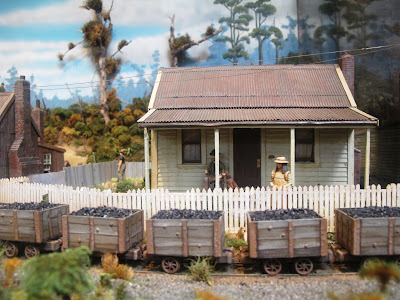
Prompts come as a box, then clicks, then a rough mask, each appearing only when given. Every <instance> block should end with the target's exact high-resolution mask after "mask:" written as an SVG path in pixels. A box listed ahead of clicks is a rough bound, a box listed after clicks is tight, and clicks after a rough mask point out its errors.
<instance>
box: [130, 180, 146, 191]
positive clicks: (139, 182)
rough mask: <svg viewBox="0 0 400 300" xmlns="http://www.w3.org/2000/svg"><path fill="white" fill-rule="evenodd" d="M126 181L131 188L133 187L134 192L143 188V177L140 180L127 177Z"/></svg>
mask: <svg viewBox="0 0 400 300" xmlns="http://www.w3.org/2000/svg"><path fill="white" fill-rule="evenodd" d="M126 181H127V182H129V183H131V184H133V186H134V187H135V189H136V190H137V189H142V188H144V177H142V178H138V177H136V178H132V177H127V178H126Z"/></svg>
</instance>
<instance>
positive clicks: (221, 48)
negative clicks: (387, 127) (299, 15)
mask: <svg viewBox="0 0 400 300" xmlns="http://www.w3.org/2000/svg"><path fill="white" fill-rule="evenodd" d="M82 2H83V1H82V0H35V1H32V0H13V1H10V0H0V82H5V84H6V85H7V79H10V76H11V73H12V72H11V71H10V70H11V69H12V68H13V67H14V68H13V69H12V71H14V72H15V70H17V74H14V75H18V76H19V75H25V76H26V77H27V79H28V80H30V81H31V84H34V85H36V88H35V93H37V94H38V95H39V96H40V97H44V98H45V99H46V102H47V104H48V106H50V107H54V106H59V105H62V103H65V104H66V105H67V104H68V105H69V104H71V103H73V101H72V99H71V95H70V93H69V91H68V89H66V86H65V84H68V85H69V87H70V88H71V90H72V92H73V93H74V95H79V96H81V97H83V98H84V99H85V100H90V99H93V98H94V97H97V95H96V93H97V91H96V87H95V85H96V81H97V77H96V74H95V71H94V68H93V65H92V64H91V62H90V58H89V57H88V56H87V55H86V52H85V50H84V49H83V48H82V47H78V48H76V49H74V50H72V51H71V52H70V53H69V54H68V55H67V56H66V58H65V63H64V64H61V63H60V62H59V61H58V59H57V53H59V52H64V51H65V50H66V49H67V44H68V43H69V42H78V41H80V40H81V39H82V33H81V32H80V29H81V27H82V26H83V24H84V23H86V22H87V21H88V20H89V19H90V16H91V14H90V12H89V11H87V10H85V9H82V8H79V6H80V5H82ZM103 2H104V7H105V8H107V7H109V6H110V5H111V0H104V1H103ZM213 2H214V1H213V0H201V1H199V0H115V1H114V6H113V10H112V13H111V18H112V21H113V24H114V31H113V33H114V38H113V44H112V45H111V47H110V49H111V50H112V49H116V44H117V43H118V42H119V41H120V40H121V39H126V40H128V41H130V40H132V43H131V44H130V45H129V46H127V47H125V48H124V49H123V55H122V56H121V58H122V59H123V62H124V63H123V65H122V68H121V72H120V73H119V76H118V77H117V79H118V80H117V81H116V83H115V87H117V88H118V94H119V96H120V97H121V98H122V99H123V100H125V101H127V102H131V99H132V98H133V97H142V96H143V94H144V93H145V91H147V92H149V91H150V86H149V85H148V84H147V83H146V82H145V80H144V79H146V80H148V81H150V82H151V81H154V80H155V74H154V73H156V72H157V70H158V68H159V67H169V64H170V63H169V57H168V37H169V26H170V19H169V16H172V15H173V14H175V32H176V34H177V35H179V34H185V33H186V32H187V33H189V34H190V35H191V37H192V39H194V40H196V39H199V38H201V35H202V34H203V33H204V32H205V30H206V28H207V26H209V25H210V24H213V25H214V27H215V28H219V27H220V24H219V23H218V20H219V18H221V17H223V16H227V10H225V8H223V7H222V6H221V5H215V4H214V3H213ZM271 4H273V5H274V6H275V7H276V8H277V12H276V14H275V15H274V16H273V17H271V18H269V19H268V20H267V25H269V26H271V25H272V24H273V22H274V21H275V26H277V27H280V29H281V30H282V32H283V35H284V39H286V41H285V45H284V49H282V50H281V55H285V54H287V53H289V52H290V51H292V52H297V22H296V20H295V16H296V1H295V0H285V1H282V0H272V1H271ZM252 26H253V24H252V22H251V26H250V30H251V28H252ZM222 34H224V33H222ZM226 49H227V46H226V45H225V44H224V43H221V42H216V41H215V39H214V40H212V41H210V40H209V41H206V42H204V43H202V44H201V45H200V46H197V47H193V48H192V49H190V50H189V51H188V55H187V61H186V62H185V64H186V65H196V66H197V65H198V66H205V65H230V63H229V61H227V60H224V59H223V58H222V54H223V53H224V52H225V51H226ZM246 50H247V51H248V53H249V56H250V59H249V60H248V61H246V62H245V61H242V63H247V64H249V63H251V62H253V63H256V61H257V59H258V55H257V44H256V41H255V40H254V39H251V42H250V44H248V45H246ZM264 52H265V55H264V59H265V60H266V61H265V64H272V63H275V60H274V57H275V52H274V47H273V45H272V44H270V43H269V44H266V45H265V50H264ZM32 75H33V77H31V76H32ZM92 81H93V82H94V84H93V86H92V84H87V82H92ZM77 83H84V84H77ZM67 99H69V101H65V100H67ZM60 101H64V102H60ZM66 105H63V106H66Z"/></svg>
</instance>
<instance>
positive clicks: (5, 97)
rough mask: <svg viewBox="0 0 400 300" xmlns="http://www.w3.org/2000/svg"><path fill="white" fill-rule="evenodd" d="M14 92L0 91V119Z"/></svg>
mask: <svg viewBox="0 0 400 300" xmlns="http://www.w3.org/2000/svg"><path fill="white" fill-rule="evenodd" d="M13 94H14V92H1V93H0V121H1V120H2V118H3V115H4V113H5V111H6V110H7V107H8V105H9V103H10V102H11V100H12V99H13V97H12V95H13Z"/></svg>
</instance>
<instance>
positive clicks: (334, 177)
mask: <svg viewBox="0 0 400 300" xmlns="http://www.w3.org/2000/svg"><path fill="white" fill-rule="evenodd" d="M232 132H233V129H228V128H226V129H220V160H221V161H222V162H223V163H224V164H225V167H226V169H227V170H229V172H230V173H231V174H232V175H233V178H235V177H234V174H233V150H232V149H233V137H232ZM261 133H262V137H261V147H262V149H261V150H262V151H261V154H262V155H263V157H261V163H262V168H261V170H264V172H263V174H261V180H262V186H268V185H269V180H270V174H271V171H272V170H273V169H274V168H275V165H276V164H275V162H274V160H275V157H278V156H285V157H286V158H287V159H289V158H290V130H289V129H287V128H283V129H270V128H266V129H263V130H262V131H261ZM181 134H182V133H181V130H175V129H171V130H157V143H156V144H153V149H152V151H157V162H156V163H155V164H154V162H153V169H152V174H153V176H154V177H153V180H154V179H155V178H156V179H157V183H156V185H155V184H154V183H153V185H152V187H153V188H154V187H155V186H156V187H157V188H164V189H169V190H170V191H186V190H190V189H192V188H200V189H202V188H203V187H204V183H203V180H204V177H205V174H204V170H205V169H206V168H207V166H208V164H209V163H210V161H211V158H210V155H209V153H210V152H211V150H212V149H214V148H215V145H214V130H213V129H202V163H200V164H182V162H181V159H182V158H181V157H182V143H181V138H180V137H181ZM154 148H156V149H154ZM347 148H348V147H347V129H337V128H335V129H317V130H315V159H316V162H315V163H297V164H296V174H295V175H296V185H297V186H305V185H307V186H309V185H315V184H320V185H343V184H347V177H348V176H347V162H348V161H347V159H348V158H347V154H348V151H347ZM155 168H157V169H155ZM154 173H155V174H154Z"/></svg>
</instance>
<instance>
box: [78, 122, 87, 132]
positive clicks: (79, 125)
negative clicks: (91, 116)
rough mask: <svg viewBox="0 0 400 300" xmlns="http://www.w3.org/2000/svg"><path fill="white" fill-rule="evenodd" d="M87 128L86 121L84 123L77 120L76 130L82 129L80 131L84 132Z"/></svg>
mask: <svg viewBox="0 0 400 300" xmlns="http://www.w3.org/2000/svg"><path fill="white" fill-rule="evenodd" d="M86 129H87V128H86V124H85V123H83V122H80V121H79V122H76V124H75V130H76V131H80V132H82V131H85V130H86Z"/></svg>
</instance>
